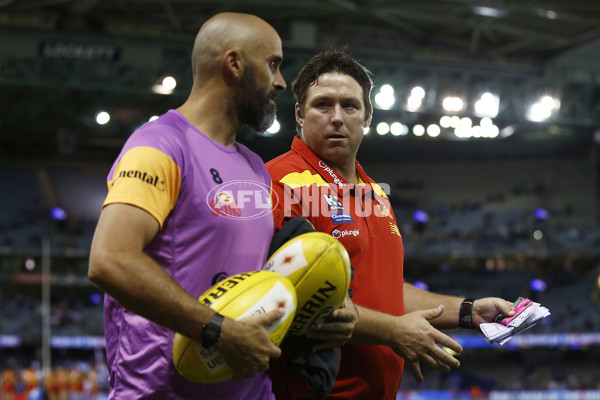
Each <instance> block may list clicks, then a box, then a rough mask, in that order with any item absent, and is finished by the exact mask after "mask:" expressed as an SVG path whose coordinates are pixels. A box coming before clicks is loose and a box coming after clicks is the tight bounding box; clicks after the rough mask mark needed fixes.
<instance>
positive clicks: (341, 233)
mask: <svg viewBox="0 0 600 400" xmlns="http://www.w3.org/2000/svg"><path fill="white" fill-rule="evenodd" d="M358 235H360V229H342V230H340V229H334V230H333V231H332V232H331V236H333V237H334V238H336V239H341V238H343V237H346V236H354V237H357V236H358Z"/></svg>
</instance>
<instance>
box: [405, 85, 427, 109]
mask: <svg viewBox="0 0 600 400" xmlns="http://www.w3.org/2000/svg"><path fill="white" fill-rule="evenodd" d="M424 98H425V89H423V88H422V87H421V86H415V87H414V88H412V90H411V91H410V96H408V98H407V99H406V109H407V110H408V111H410V112H415V111H417V110H418V109H419V108H421V105H422V104H423V99H424Z"/></svg>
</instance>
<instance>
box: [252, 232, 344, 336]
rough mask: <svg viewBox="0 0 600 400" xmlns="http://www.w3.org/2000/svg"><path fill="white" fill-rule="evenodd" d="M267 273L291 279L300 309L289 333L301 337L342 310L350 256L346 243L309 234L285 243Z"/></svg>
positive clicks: (315, 233)
mask: <svg viewBox="0 0 600 400" xmlns="http://www.w3.org/2000/svg"><path fill="white" fill-rule="evenodd" d="M263 270H267V271H273V272H277V273H278V274H281V275H283V276H285V277H287V278H289V279H290V281H291V282H292V284H293V285H294V287H295V288H296V296H297V298H298V307H297V308H296V314H295V316H294V320H293V321H292V324H291V326H290V328H289V330H288V335H290V336H301V335H304V334H306V332H307V331H309V330H311V329H312V327H313V326H314V324H315V323H318V322H320V321H322V320H324V319H326V318H327V317H328V316H329V315H331V313H332V312H333V311H334V310H335V309H336V308H339V307H340V306H341V305H342V303H343V301H344V298H345V297H346V294H347V293H348V288H349V286H350V278H351V271H350V257H349V256H348V252H347V251H346V248H345V247H344V245H343V244H342V243H340V242H339V241H338V240H337V239H335V238H334V237H333V236H331V235H329V234H327V233H323V232H309V233H305V234H302V235H299V236H296V237H295V238H293V239H291V240H289V241H288V242H286V243H284V244H283V245H282V246H281V247H280V248H279V249H278V250H277V251H276V252H275V253H273V255H272V256H271V257H269V259H268V260H267V262H266V264H265V265H264V267H263Z"/></svg>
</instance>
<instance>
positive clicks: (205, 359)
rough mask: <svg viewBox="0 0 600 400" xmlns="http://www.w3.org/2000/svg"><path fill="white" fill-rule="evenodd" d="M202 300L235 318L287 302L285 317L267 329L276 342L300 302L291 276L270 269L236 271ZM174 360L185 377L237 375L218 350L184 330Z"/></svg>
mask: <svg viewBox="0 0 600 400" xmlns="http://www.w3.org/2000/svg"><path fill="white" fill-rule="evenodd" d="M198 301H199V302H201V303H204V304H205V305H207V306H208V307H210V308H212V309H213V310H215V311H217V312H219V313H220V314H222V315H224V316H225V317H229V318H232V319H235V320H238V319H241V318H244V317H249V316H251V315H255V314H261V313H266V312H269V311H271V310H275V309H277V308H280V307H282V306H283V309H284V311H285V314H284V315H283V317H281V318H280V319H278V320H277V321H275V322H273V323H272V324H271V325H270V326H269V328H268V329H267V331H268V332H269V337H270V338H271V341H272V342H273V343H274V344H275V345H276V346H279V345H280V344H281V342H282V341H283V338H284V337H285V334H286V333H287V330H288V328H289V327H290V324H291V323H292V320H293V317H294V312H295V310H296V304H297V301H296V291H295V289H294V285H293V284H292V283H291V282H290V280H289V279H287V278H285V277H283V276H281V275H279V274H276V273H274V272H270V271H252V272H247V273H243V274H237V275H233V276H231V277H229V278H227V279H225V280H223V281H221V282H219V283H217V284H215V285H214V286H212V287H211V288H210V289H208V290H207V291H206V292H204V294H202V296H200V297H199V298H198ZM173 363H174V364H175V368H176V369H177V371H179V373H180V374H181V375H182V376H183V377H185V378H187V379H188V380H190V381H193V382H200V383H214V382H221V381H224V380H228V379H231V378H232V376H233V370H232V369H231V368H230V367H229V366H228V365H227V363H226V362H225V360H224V359H223V356H222V355H221V354H220V353H219V351H218V350H216V349H215V348H213V347H211V348H208V349H206V348H204V347H203V346H202V345H201V344H200V342H198V341H196V340H192V339H190V338H188V337H186V336H184V335H182V334H180V333H175V338H174V339H173Z"/></svg>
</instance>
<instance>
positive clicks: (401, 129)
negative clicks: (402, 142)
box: [390, 122, 408, 136]
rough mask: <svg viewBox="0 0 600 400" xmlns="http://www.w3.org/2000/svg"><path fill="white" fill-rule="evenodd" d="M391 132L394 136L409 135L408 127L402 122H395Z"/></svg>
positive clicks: (391, 126)
mask: <svg viewBox="0 0 600 400" xmlns="http://www.w3.org/2000/svg"><path fill="white" fill-rule="evenodd" d="M390 132H391V133H392V135H394V136H404V135H406V134H407V133H408V126H406V125H404V124H402V123H400V122H393V123H392V124H391V125H390Z"/></svg>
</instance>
